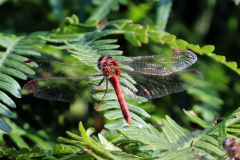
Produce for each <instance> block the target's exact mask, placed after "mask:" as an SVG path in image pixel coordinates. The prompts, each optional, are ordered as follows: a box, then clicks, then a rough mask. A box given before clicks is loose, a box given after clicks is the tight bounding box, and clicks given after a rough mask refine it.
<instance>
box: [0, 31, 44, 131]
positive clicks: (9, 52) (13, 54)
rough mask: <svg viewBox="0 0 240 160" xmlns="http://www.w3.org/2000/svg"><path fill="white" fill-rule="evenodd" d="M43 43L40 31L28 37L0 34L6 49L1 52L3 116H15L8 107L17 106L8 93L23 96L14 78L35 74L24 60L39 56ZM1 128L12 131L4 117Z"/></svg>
mask: <svg viewBox="0 0 240 160" xmlns="http://www.w3.org/2000/svg"><path fill="white" fill-rule="evenodd" d="M41 44H44V41H43V40H42V39H40V38H39V37H38V33H34V34H31V35H29V36H26V37H17V36H13V35H0V46H1V47H2V48H3V49H4V50H5V52H0V89H1V90H0V100H1V103H0V114H1V116H7V117H9V118H12V117H13V114H12V112H11V111H10V110H9V109H8V107H12V108H16V104H15V103H14V101H13V100H12V99H11V98H10V97H9V96H8V94H11V95H13V96H14V97H17V98H21V94H20V90H21V87H20V85H19V84H18V82H17V81H16V80H15V79H14V78H19V79H23V80H26V79H27V75H31V74H34V71H33V70H32V69H31V68H30V67H29V66H27V65H23V64H22V62H23V61H25V60H27V59H28V58H26V57H25V56H39V55H40V53H39V51H38V50H39V49H40V48H41ZM20 66H22V67H20ZM13 77H14V78H13ZM7 106H8V107H7ZM0 129H1V130H3V131H6V132H10V128H9V127H8V126H7V124H6V123H5V122H4V121H3V120H2V119H0Z"/></svg>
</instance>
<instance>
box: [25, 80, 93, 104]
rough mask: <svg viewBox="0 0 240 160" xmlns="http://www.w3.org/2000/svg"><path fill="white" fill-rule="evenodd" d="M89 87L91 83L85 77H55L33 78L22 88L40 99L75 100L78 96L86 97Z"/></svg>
mask: <svg viewBox="0 0 240 160" xmlns="http://www.w3.org/2000/svg"><path fill="white" fill-rule="evenodd" d="M88 87H89V84H88V82H87V81H86V80H84V79H76V78H74V79H73V78H72V77H65V78H59V77H53V78H47V79H34V80H31V81H29V82H28V83H26V84H25V85H24V86H23V88H22V90H23V93H27V94H33V96H34V97H36V98H40V99H46V100H58V101H65V102H74V100H75V99H76V98H77V97H80V96H81V97H82V96H83V97H84V98H86V95H85V96H84V95H83V94H84V91H85V90H86V89H87V88H88Z"/></svg>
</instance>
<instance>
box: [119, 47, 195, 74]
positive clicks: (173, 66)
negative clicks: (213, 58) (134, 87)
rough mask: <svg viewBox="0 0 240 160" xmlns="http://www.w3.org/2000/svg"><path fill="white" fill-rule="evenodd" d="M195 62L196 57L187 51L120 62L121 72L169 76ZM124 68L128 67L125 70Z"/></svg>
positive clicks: (133, 58)
mask: <svg viewBox="0 0 240 160" xmlns="http://www.w3.org/2000/svg"><path fill="white" fill-rule="evenodd" d="M196 61H197V56H196V55H195V54H194V53H193V52H190V51H188V50H180V51H175V52H172V53H166V54H161V55H154V56H139V57H132V58H131V59H130V60H128V61H122V62H121V64H122V65H123V66H120V67H122V70H123V71H124V72H126V73H130V74H147V75H161V76H165V75H169V74H172V73H175V72H178V71H181V70H183V69H185V68H187V67H189V66H191V65H192V64H194V63H195V62H196ZM126 66H129V67H130V68H129V67H127V68H125V67H126Z"/></svg>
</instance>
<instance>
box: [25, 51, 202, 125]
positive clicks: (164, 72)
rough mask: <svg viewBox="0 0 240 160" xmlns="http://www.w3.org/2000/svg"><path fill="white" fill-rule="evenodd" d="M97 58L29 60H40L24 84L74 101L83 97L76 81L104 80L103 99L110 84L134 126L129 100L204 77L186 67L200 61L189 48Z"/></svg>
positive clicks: (173, 89)
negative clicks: (33, 73) (29, 78)
mask: <svg viewBox="0 0 240 160" xmlns="http://www.w3.org/2000/svg"><path fill="white" fill-rule="evenodd" d="M95 58H96V61H95V64H94V63H93V62H90V60H89V59H85V60H82V61H81V62H54V61H52V62H51V61H33V60H26V61H24V63H23V64H24V65H25V64H26V65H28V64H31V63H37V65H38V67H37V68H36V69H35V70H34V71H35V72H36V74H35V75H34V76H33V77H32V78H33V79H32V80H30V81H29V82H27V83H26V84H25V85H24V86H23V90H25V91H27V92H28V93H33V96H34V97H37V98H41V99H48V100H60V101H68V102H72V101H74V97H76V95H77V96H81V95H80V94H81V93H80V91H76V92H73V91H72V90H74V89H75V90H76V88H75V86H74V84H75V83H72V82H73V81H77V82H83V81H85V82H87V83H89V80H92V81H94V82H96V81H97V83H94V84H93V83H90V84H92V85H94V86H98V87H100V86H103V82H104V81H105V82H106V83H105V88H104V89H105V93H104V95H103V96H102V100H103V99H104V97H105V96H106V94H107V93H108V91H109V88H111V87H109V86H110V85H109V84H111V85H112V89H114V90H115V93H116V97H117V98H116V99H117V100H118V102H119V105H120V108H121V110H122V114H123V117H124V118H125V120H126V122H127V123H128V124H129V125H131V123H132V119H131V115H130V111H129V108H128V105H127V102H126V99H127V100H130V101H131V100H135V99H136V98H137V97H139V96H141V97H144V98H145V99H154V98H159V97H162V96H165V95H168V94H171V93H176V92H181V91H184V90H187V89H189V88H192V87H194V86H195V85H197V84H199V83H200V82H202V81H203V79H204V78H203V75H202V74H201V72H199V71H197V70H194V69H187V68H188V67H189V66H191V65H192V64H194V63H195V62H196V61H197V56H196V55H195V54H194V53H193V52H191V51H188V50H178V51H174V52H171V53H165V54H160V55H150V56H137V57H127V58H121V56H115V57H112V56H102V57H100V58H99V57H95ZM91 60H92V59H91ZM92 81H91V82H92ZM66 84H68V87H66ZM69 87H70V88H72V90H71V89H69ZM74 94H76V95H74ZM102 100H101V102H102ZM101 102H100V103H101Z"/></svg>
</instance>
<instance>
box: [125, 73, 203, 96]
mask: <svg viewBox="0 0 240 160" xmlns="http://www.w3.org/2000/svg"><path fill="white" fill-rule="evenodd" d="M130 76H131V77H132V78H133V79H134V81H135V82H136V84H134V86H135V88H134V87H132V86H129V85H127V83H124V82H123V83H122V84H123V85H124V86H125V87H127V88H128V89H129V92H127V93H126V92H125V96H127V97H131V98H135V97H136V95H137V96H142V97H144V98H146V99H154V98H159V97H162V96H165V95H168V94H171V93H177V92H181V91H184V90H187V89H189V88H192V87H194V86H195V85H197V84H199V83H200V82H202V81H203V79H204V78H203V75H202V74H201V73H200V72H198V71H197V70H192V69H190V70H183V71H179V72H176V73H172V74H169V75H165V76H160V75H145V74H142V75H140V74H139V75H136V74H132V75H130ZM128 99H130V98H128Z"/></svg>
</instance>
